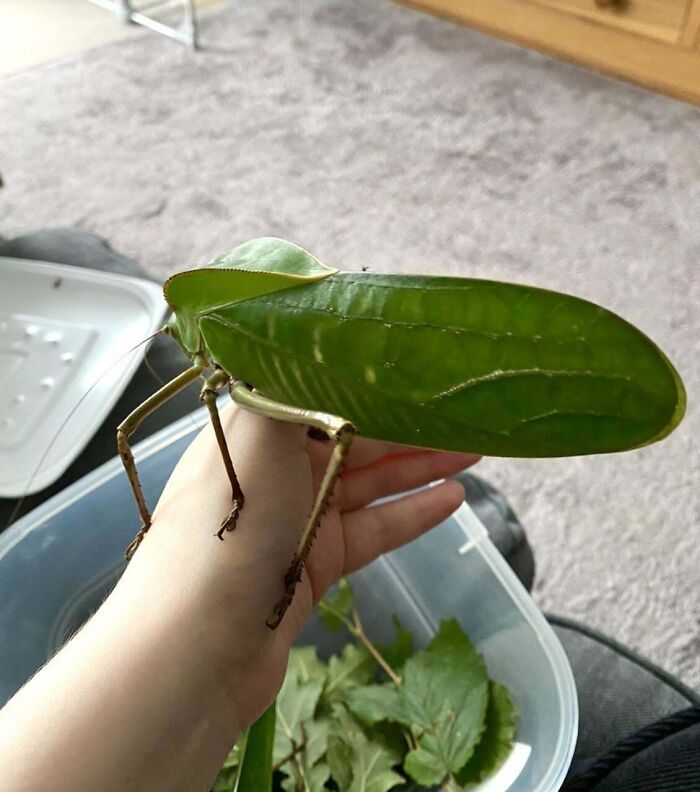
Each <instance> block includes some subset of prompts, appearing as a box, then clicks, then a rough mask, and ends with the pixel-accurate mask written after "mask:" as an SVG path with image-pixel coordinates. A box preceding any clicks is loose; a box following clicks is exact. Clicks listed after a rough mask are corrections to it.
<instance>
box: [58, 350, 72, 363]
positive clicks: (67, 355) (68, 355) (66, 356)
mask: <svg viewBox="0 0 700 792" xmlns="http://www.w3.org/2000/svg"><path fill="white" fill-rule="evenodd" d="M60 360H61V363H72V362H73V361H74V360H75V355H74V354H73V353H72V352H64V353H63V354H62V355H61V358H60Z"/></svg>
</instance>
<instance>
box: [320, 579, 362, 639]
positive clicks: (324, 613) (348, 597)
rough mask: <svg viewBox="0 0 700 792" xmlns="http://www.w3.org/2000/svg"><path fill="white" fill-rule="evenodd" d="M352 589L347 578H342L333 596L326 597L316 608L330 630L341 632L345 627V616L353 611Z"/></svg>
mask: <svg viewBox="0 0 700 792" xmlns="http://www.w3.org/2000/svg"><path fill="white" fill-rule="evenodd" d="M352 606H353V596H352V587H351V586H350V583H349V582H348V580H347V578H341V579H340V580H339V581H338V584H337V585H336V587H335V590H334V592H333V593H332V594H328V595H326V596H325V597H324V598H323V599H322V600H321V601H320V602H319V603H318V605H317V606H316V608H317V610H318V615H319V618H320V619H321V621H322V622H323V624H324V625H325V626H326V628H327V629H329V630H339V629H340V628H341V627H342V626H343V619H342V617H343V616H347V615H348V614H349V613H350V611H351V610H352Z"/></svg>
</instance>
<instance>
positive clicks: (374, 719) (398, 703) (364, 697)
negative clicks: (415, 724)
mask: <svg viewBox="0 0 700 792" xmlns="http://www.w3.org/2000/svg"><path fill="white" fill-rule="evenodd" d="M345 698H346V702H347V705H348V707H349V708H350V711H351V712H352V713H353V715H355V716H356V717H357V718H359V719H360V720H361V721H362V722H363V723H366V724H374V723H378V722H379V721H383V720H387V721H394V722H396V723H403V724H405V725H407V726H408V725H410V720H409V718H408V716H407V715H406V711H405V709H404V703H403V699H402V697H401V693H400V692H399V690H398V689H397V688H396V687H395V686H394V684H393V683H389V682H387V683H386V684H384V685H363V686H361V687H356V688H353V689H351V690H349V691H348V692H347V696H346V697H345Z"/></svg>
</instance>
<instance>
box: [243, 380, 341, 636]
mask: <svg viewBox="0 0 700 792" xmlns="http://www.w3.org/2000/svg"><path fill="white" fill-rule="evenodd" d="M230 393H231V398H232V399H233V401H235V402H236V403H237V404H239V405H240V406H241V407H243V408H245V409H247V410H250V411H251V412H254V413H258V414H259V415H265V416H267V417H268V418H275V419H276V420H278V421H287V422H289V423H298V424H304V425H306V426H309V427H310V428H311V429H312V430H318V431H320V432H323V434H324V435H326V436H327V437H329V438H330V439H331V440H335V441H336V446H335V448H334V449H333V452H332V453H331V458H330V460H329V461H328V466H327V467H326V471H325V473H324V476H323V481H322V482H321V486H320V487H319V490H318V494H317V495H316V500H315V501H314V505H313V508H312V509H311V514H310V515H309V519H308V520H307V523H306V526H305V527H304V530H303V532H302V534H301V537H300V539H299V543H298V544H297V548H296V550H295V551H294V555H293V556H292V561H291V563H290V565H289V569H288V570H287V574H286V575H285V576H284V594H283V595H282V597H281V598H280V600H279V602H278V603H277V604H276V605H275V607H274V609H273V612H272V616H271V617H270V618H269V619H268V620H267V621H266V622H265V623H266V624H267V626H268V627H269V628H270V629H271V630H274V629H275V628H276V627H277V626H278V625H279V623H280V622H281V621H282V618H283V617H284V614H285V613H286V612H287V608H289V606H290V604H291V602H292V600H293V599H294V591H295V589H296V585H297V583H298V582H299V581H300V580H301V573H302V570H303V569H304V562H305V561H306V558H307V556H308V555H309V551H310V550H311V545H312V543H313V540H314V537H315V536H316V531H317V530H318V526H319V524H320V523H321V520H322V518H323V515H324V514H325V512H326V509H327V508H328V502H329V500H330V498H331V495H332V494H333V489H334V487H335V483H336V481H337V480H338V476H339V475H340V472H341V470H342V468H343V463H344V462H345V457H346V456H347V453H348V451H349V450H350V445H351V444H352V438H353V436H354V435H355V432H356V429H355V427H354V426H353V425H352V424H351V423H350V421H347V420H346V419H345V418H341V417H340V416H338V415H331V414H330V413H324V412H319V411H317V410H302V409H300V408H298V407H290V406H289V405H288V404H281V403H280V402H276V401H273V400H272V399H268V398H267V397H265V396H261V395H260V394H259V393H255V392H254V391H253V390H252V389H251V388H249V387H248V386H247V385H245V383H243V382H234V384H233V385H232V386H231V390H230Z"/></svg>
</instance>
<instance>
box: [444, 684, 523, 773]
mask: <svg viewBox="0 0 700 792" xmlns="http://www.w3.org/2000/svg"><path fill="white" fill-rule="evenodd" d="M516 726H517V713H516V710H515V705H514V704H513V702H512V701H511V698H510V695H509V694H508V690H507V688H505V687H504V686H503V685H499V684H498V683H497V682H493V681H491V682H489V703H488V707H487V709H486V731H485V732H484V734H483V736H482V738H481V740H480V741H479V744H478V745H477V746H476V749H475V751H474V754H473V756H472V758H471V759H470V760H469V761H468V762H467V764H466V765H465V766H464V767H463V768H462V769H461V770H460V771H459V773H457V775H456V779H457V782H458V783H459V784H460V785H461V786H465V785H466V784H475V783H478V782H479V781H483V780H484V778H486V777H487V776H490V775H491V774H492V773H494V772H495V771H496V770H498V768H499V767H500V766H501V765H502V764H503V762H504V761H505V759H506V758H507V757H508V755H509V754H510V752H511V750H512V748H513V738H514V736H515V729H516Z"/></svg>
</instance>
